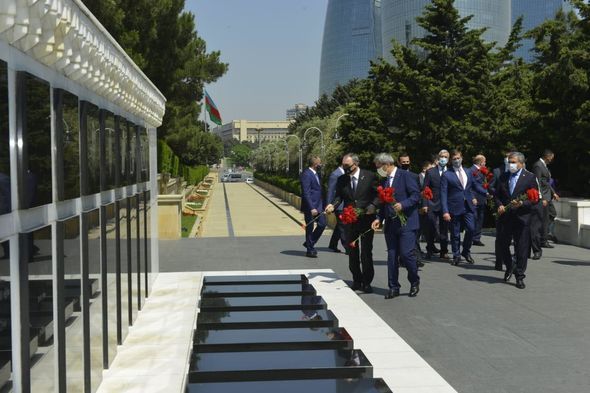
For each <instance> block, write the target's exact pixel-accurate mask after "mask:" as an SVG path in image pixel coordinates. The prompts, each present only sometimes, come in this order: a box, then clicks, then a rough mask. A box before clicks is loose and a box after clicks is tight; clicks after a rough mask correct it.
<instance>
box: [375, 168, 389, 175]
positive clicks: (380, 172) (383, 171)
mask: <svg viewBox="0 0 590 393" xmlns="http://www.w3.org/2000/svg"><path fill="white" fill-rule="evenodd" d="M377 173H378V174H379V176H381V177H387V171H386V170H385V169H383V167H382V166H381V167H379V168H377Z"/></svg>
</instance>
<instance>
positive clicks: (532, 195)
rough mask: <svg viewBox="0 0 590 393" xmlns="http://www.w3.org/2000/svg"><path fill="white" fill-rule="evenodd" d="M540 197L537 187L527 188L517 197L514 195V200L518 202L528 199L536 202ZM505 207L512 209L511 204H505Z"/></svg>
mask: <svg viewBox="0 0 590 393" xmlns="http://www.w3.org/2000/svg"><path fill="white" fill-rule="evenodd" d="M540 197H541V196H540V194H539V190H538V189H536V188H529V189H528V190H526V192H525V193H524V194H521V195H519V196H518V197H516V199H515V201H519V202H524V201H530V202H532V203H538V202H539V199H540ZM505 209H506V210H511V209H512V204H510V205H508V206H506V207H505Z"/></svg>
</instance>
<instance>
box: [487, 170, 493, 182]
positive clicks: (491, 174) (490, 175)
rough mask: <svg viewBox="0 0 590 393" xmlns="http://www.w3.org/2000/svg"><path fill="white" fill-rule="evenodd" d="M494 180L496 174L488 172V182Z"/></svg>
mask: <svg viewBox="0 0 590 393" xmlns="http://www.w3.org/2000/svg"><path fill="white" fill-rule="evenodd" d="M493 178H494V174H493V173H492V172H488V174H487V175H486V180H487V181H492V179H493Z"/></svg>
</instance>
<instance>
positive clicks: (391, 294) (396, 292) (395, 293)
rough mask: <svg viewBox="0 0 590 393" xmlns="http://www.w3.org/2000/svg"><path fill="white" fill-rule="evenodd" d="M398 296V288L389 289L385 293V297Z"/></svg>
mask: <svg viewBox="0 0 590 393" xmlns="http://www.w3.org/2000/svg"><path fill="white" fill-rule="evenodd" d="M398 296H399V289H390V290H389V292H387V294H386V295H385V299H393V298H394V297H398Z"/></svg>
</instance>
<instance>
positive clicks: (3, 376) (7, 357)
mask: <svg viewBox="0 0 590 393" xmlns="http://www.w3.org/2000/svg"><path fill="white" fill-rule="evenodd" d="M10 362H11V352H9V351H0V390H2V387H3V386H4V385H5V384H6V383H7V382H8V380H9V379H10V368H11V367H10Z"/></svg>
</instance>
